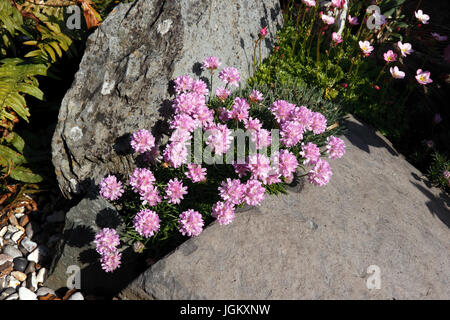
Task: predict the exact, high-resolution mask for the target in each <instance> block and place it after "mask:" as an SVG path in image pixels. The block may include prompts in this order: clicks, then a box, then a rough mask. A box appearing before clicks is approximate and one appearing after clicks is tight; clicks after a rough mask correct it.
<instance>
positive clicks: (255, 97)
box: [248, 90, 264, 102]
mask: <svg viewBox="0 0 450 320" xmlns="http://www.w3.org/2000/svg"><path fill="white" fill-rule="evenodd" d="M248 99H249V100H250V102H261V101H263V100H264V96H263V95H262V93H261V92H259V91H258V90H252V93H251V94H250V96H249V97H248Z"/></svg>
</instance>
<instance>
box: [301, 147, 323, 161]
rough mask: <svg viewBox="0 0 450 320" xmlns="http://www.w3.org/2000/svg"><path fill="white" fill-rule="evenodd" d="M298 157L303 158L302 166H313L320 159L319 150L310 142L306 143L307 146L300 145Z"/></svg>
mask: <svg viewBox="0 0 450 320" xmlns="http://www.w3.org/2000/svg"><path fill="white" fill-rule="evenodd" d="M300 155H301V156H302V157H303V158H305V160H303V164H304V165H315V164H316V163H317V161H319V158H320V149H319V148H318V147H317V145H315V144H314V143H312V142H308V143H307V144H303V143H302V151H300Z"/></svg>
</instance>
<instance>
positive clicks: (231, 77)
mask: <svg viewBox="0 0 450 320" xmlns="http://www.w3.org/2000/svg"><path fill="white" fill-rule="evenodd" d="M219 78H220V80H222V81H223V82H224V83H225V84H229V85H231V86H235V87H239V82H240V81H241V75H240V74H239V71H238V70H237V69H236V68H233V67H226V68H223V69H222V71H220V73H219Z"/></svg>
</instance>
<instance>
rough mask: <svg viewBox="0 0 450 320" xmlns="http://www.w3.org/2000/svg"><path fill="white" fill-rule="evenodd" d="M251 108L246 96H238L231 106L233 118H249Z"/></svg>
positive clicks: (239, 119)
mask: <svg viewBox="0 0 450 320" xmlns="http://www.w3.org/2000/svg"><path fill="white" fill-rule="evenodd" d="M249 110H250V105H249V104H248V102H247V100H245V99H244V98H239V97H236V98H235V99H234V104H233V106H232V108H231V118H233V119H235V120H238V121H244V120H245V119H247V118H248V112H249Z"/></svg>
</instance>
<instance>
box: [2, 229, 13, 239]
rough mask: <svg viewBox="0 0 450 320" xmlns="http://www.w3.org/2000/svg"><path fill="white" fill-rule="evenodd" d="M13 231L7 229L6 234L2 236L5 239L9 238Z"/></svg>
mask: <svg viewBox="0 0 450 320" xmlns="http://www.w3.org/2000/svg"><path fill="white" fill-rule="evenodd" d="M13 234H14V233H12V232H9V230H8V232H6V234H5V236H4V237H3V238H4V239H5V240H9V239H11V236H12V235H13Z"/></svg>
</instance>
